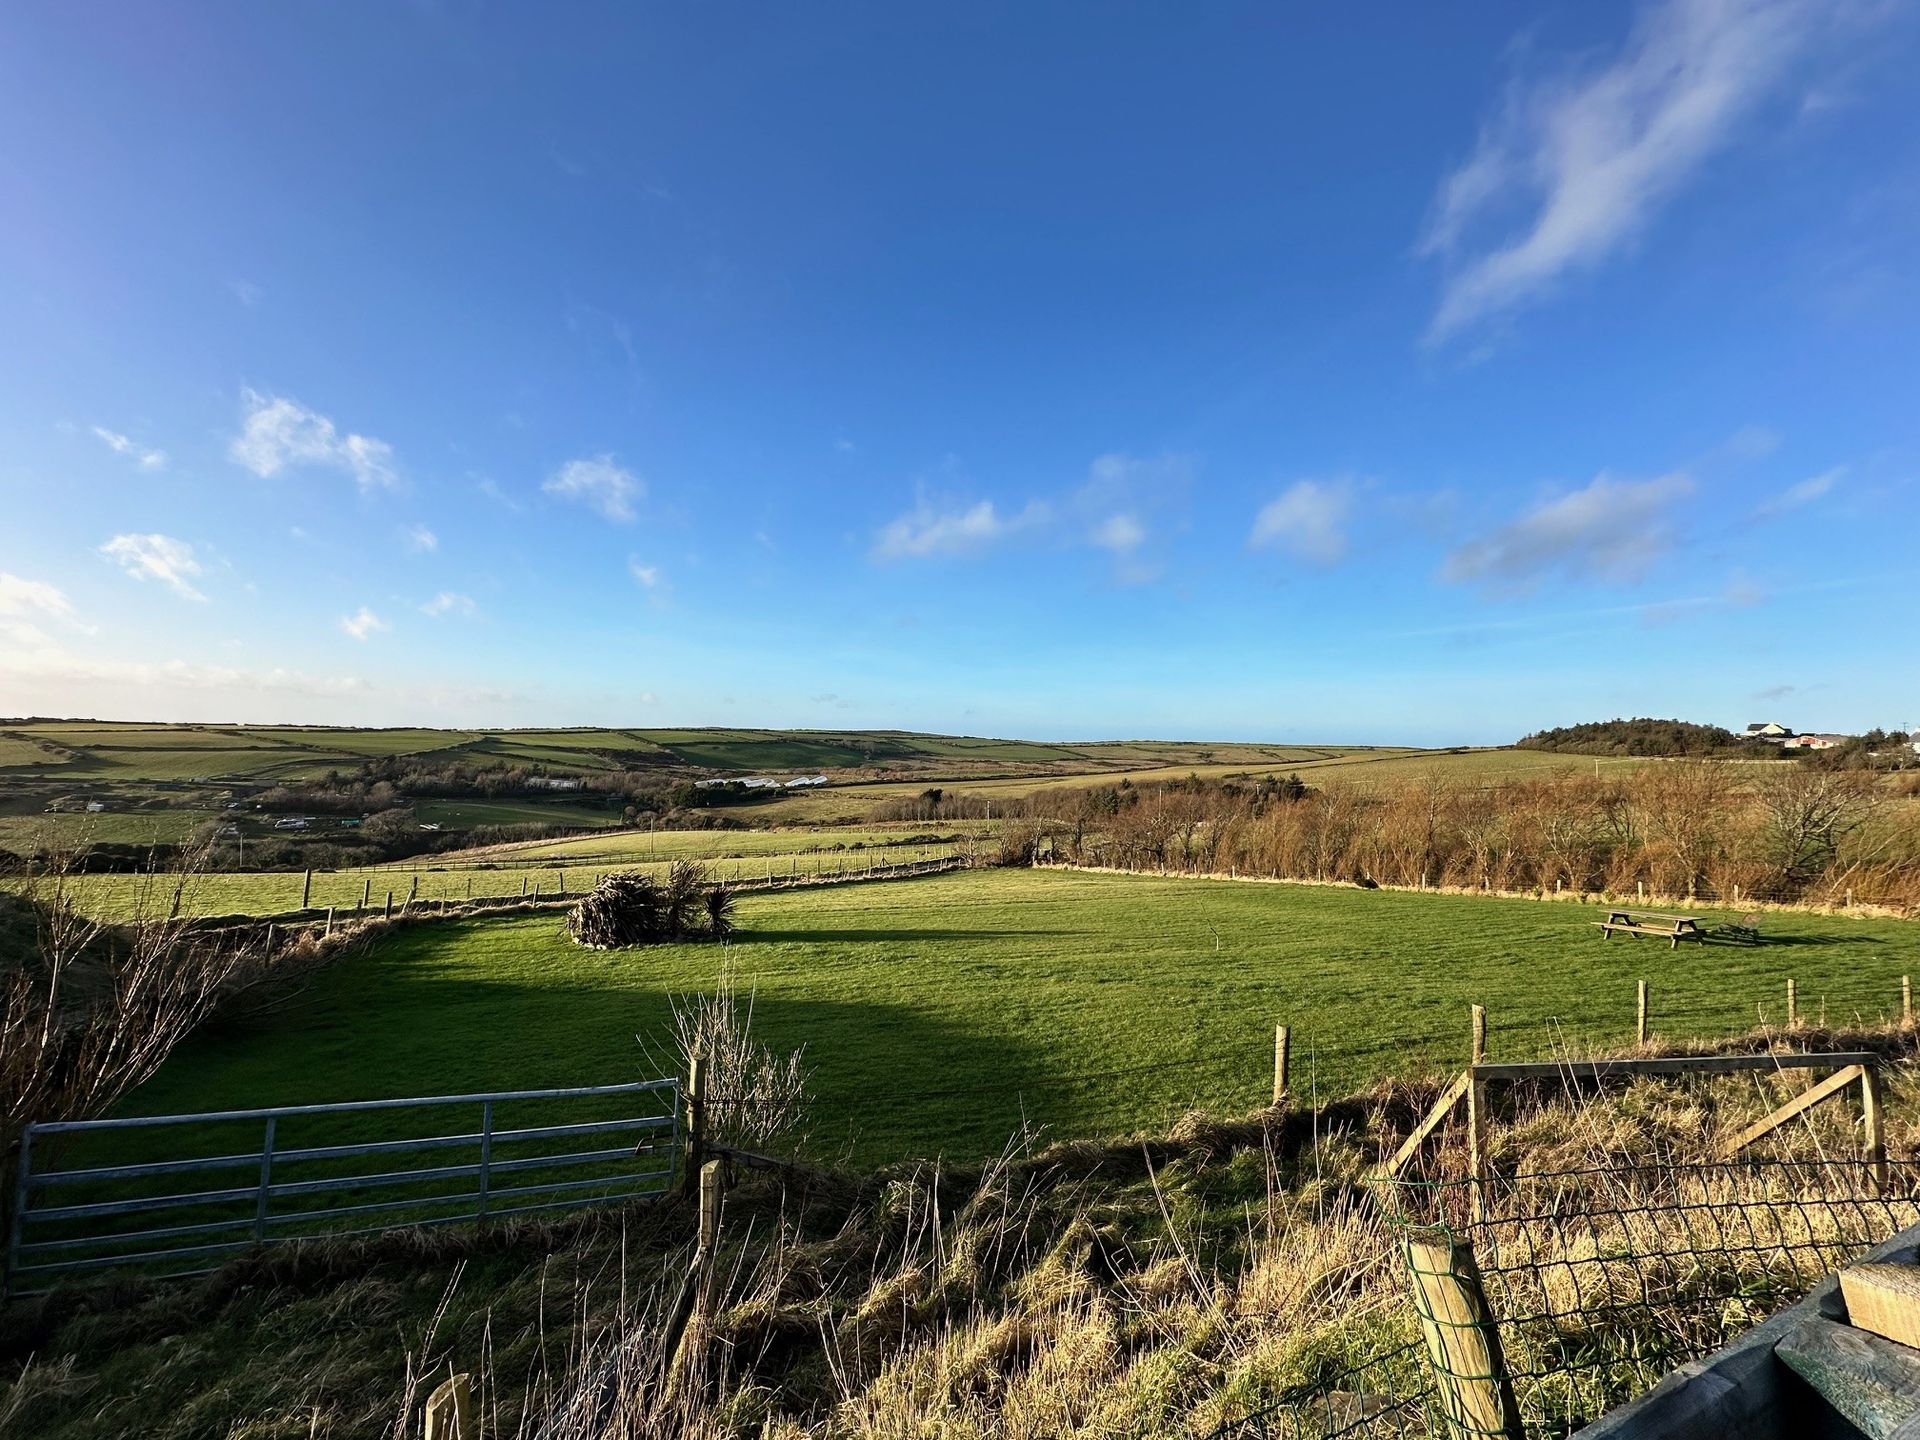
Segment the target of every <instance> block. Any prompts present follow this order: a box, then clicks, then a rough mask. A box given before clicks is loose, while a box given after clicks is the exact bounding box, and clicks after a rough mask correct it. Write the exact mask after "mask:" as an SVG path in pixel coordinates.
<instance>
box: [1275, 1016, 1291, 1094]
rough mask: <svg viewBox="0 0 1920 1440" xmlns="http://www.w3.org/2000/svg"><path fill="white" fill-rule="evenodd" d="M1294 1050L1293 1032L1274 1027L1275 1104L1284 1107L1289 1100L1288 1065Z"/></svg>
mask: <svg viewBox="0 0 1920 1440" xmlns="http://www.w3.org/2000/svg"><path fill="white" fill-rule="evenodd" d="M1292 1049H1293V1032H1292V1031H1291V1030H1289V1029H1288V1028H1287V1027H1286V1026H1285V1025H1276V1026H1274V1027H1273V1103H1274V1104H1275V1105H1283V1104H1285V1103H1286V1099H1287V1063H1288V1061H1289V1059H1290V1058H1291V1052H1292Z"/></svg>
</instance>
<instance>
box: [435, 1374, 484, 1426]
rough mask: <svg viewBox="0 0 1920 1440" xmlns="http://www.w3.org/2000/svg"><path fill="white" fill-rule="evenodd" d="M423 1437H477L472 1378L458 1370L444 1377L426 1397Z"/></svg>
mask: <svg viewBox="0 0 1920 1440" xmlns="http://www.w3.org/2000/svg"><path fill="white" fill-rule="evenodd" d="M425 1429H426V1440H480V1427H479V1426H478V1425H476V1424H475V1423H474V1414H473V1380H472V1378H471V1377H470V1376H468V1375H465V1374H461V1375H455V1376H453V1377H452V1378H451V1379H448V1380H444V1381H442V1382H441V1383H440V1387H439V1388H438V1389H437V1390H435V1391H434V1392H433V1393H432V1394H431V1395H429V1396H428V1397H427V1413H426V1427H425Z"/></svg>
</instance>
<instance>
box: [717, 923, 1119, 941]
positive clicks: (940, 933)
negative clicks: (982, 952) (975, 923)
mask: <svg viewBox="0 0 1920 1440" xmlns="http://www.w3.org/2000/svg"><path fill="white" fill-rule="evenodd" d="M1082 933H1084V932H1082V931H1078V930H1007V929H1001V928H998V927H996V926H991V925H983V926H981V927H980V928H979V929H977V930H932V929H925V930H768V929H766V928H764V927H763V926H759V925H756V926H754V927H753V928H752V929H750V930H740V931H737V932H736V933H735V934H734V935H733V937H732V938H731V939H729V940H728V942H727V943H728V944H729V945H756V944H785V943H795V944H803V945H804V944H835V945H854V944H859V943H860V942H862V941H902V942H911V941H914V940H988V939H991V940H1008V939H1032V938H1038V937H1041V936H1045V935H1078V934H1082Z"/></svg>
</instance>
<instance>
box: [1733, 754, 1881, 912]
mask: <svg viewBox="0 0 1920 1440" xmlns="http://www.w3.org/2000/svg"><path fill="white" fill-rule="evenodd" d="M1754 789H1755V794H1756V796H1757V798H1758V800H1759V802H1760V817H1761V836H1762V841H1763V844H1764V845H1765V847H1766V858H1767V861H1768V863H1769V864H1770V865H1771V867H1772V868H1773V870H1774V873H1775V874H1777V875H1778V876H1779V877H1780V878H1781V879H1782V880H1783V881H1786V882H1787V883H1789V884H1793V885H1804V884H1806V883H1807V882H1808V881H1810V880H1812V879H1814V878H1815V877H1817V876H1818V875H1819V874H1820V872H1821V871H1822V870H1824V869H1825V868H1826V867H1827V866H1828V865H1829V864H1830V863H1832V861H1833V859H1834V857H1835V856H1836V855H1837V854H1838V853H1839V851H1840V845H1841V842H1842V841H1843V840H1845V839H1846V838H1847V836H1848V835H1850V834H1852V833H1853V831H1855V830H1857V829H1859V827H1860V826H1861V825H1862V824H1863V823H1865V821H1866V819H1867V817H1868V816H1869V815H1871V814H1872V813H1873V811H1874V809H1875V808H1876V807H1877V806H1878V804H1879V802H1880V798H1881V797H1880V791H1879V788H1878V785H1877V783H1876V781H1875V778H1874V777H1873V776H1872V775H1871V774H1868V773H1866V772H1864V771H1859V770H1819V769H1815V768H1814V767H1812V766H1810V765H1798V764H1795V765H1774V766H1769V767H1768V769H1767V771H1766V773H1765V774H1764V775H1763V776H1762V777H1761V779H1760V782H1759V784H1758V785H1756V786H1755V787H1754Z"/></svg>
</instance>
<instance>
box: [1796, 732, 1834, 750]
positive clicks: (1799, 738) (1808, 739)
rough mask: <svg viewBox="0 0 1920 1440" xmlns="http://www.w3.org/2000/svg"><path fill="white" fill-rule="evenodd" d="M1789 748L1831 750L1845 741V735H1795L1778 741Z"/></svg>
mask: <svg viewBox="0 0 1920 1440" xmlns="http://www.w3.org/2000/svg"><path fill="white" fill-rule="evenodd" d="M1780 743H1781V744H1782V745H1783V746H1785V747H1786V748H1787V749H1789V750H1831V749H1833V748H1834V747H1835V746H1836V745H1844V744H1846V743H1847V737H1846V736H1845V735H1795V736H1793V737H1792V738H1790V739H1787V740H1782V741H1781V742H1780Z"/></svg>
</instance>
